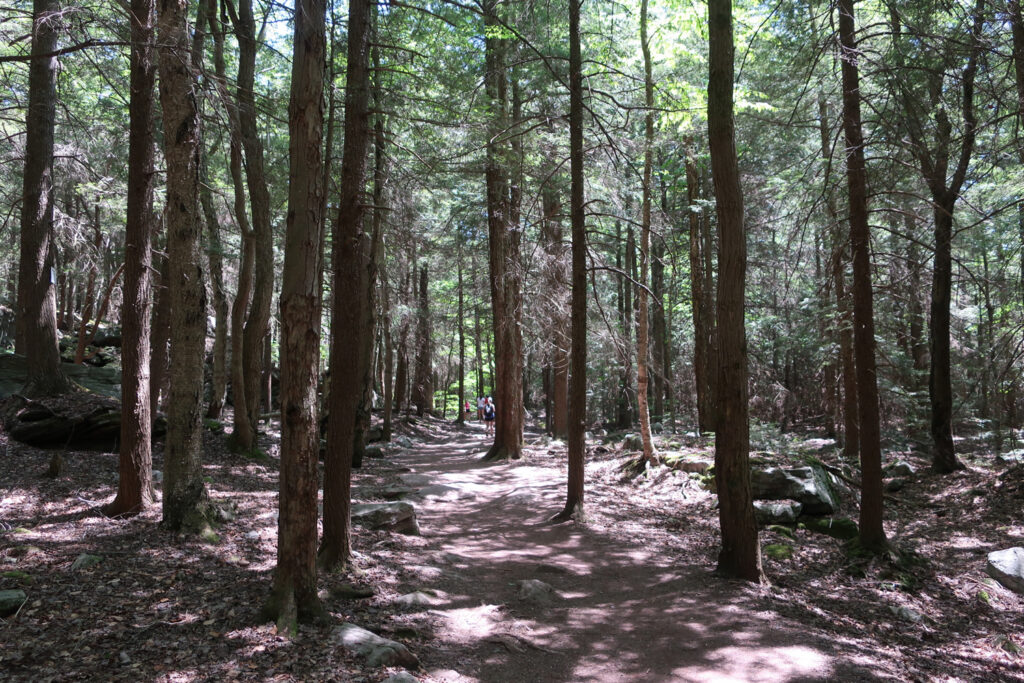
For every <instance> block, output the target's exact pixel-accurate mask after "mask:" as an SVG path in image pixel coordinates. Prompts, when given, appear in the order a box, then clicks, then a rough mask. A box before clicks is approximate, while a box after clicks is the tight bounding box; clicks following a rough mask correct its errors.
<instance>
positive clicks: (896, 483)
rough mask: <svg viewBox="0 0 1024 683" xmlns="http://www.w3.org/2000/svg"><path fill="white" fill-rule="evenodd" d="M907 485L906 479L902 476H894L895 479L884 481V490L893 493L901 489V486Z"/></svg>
mask: <svg viewBox="0 0 1024 683" xmlns="http://www.w3.org/2000/svg"><path fill="white" fill-rule="evenodd" d="M906 485H907V480H906V479H903V478H902V477H896V478H895V479H889V480H888V481H886V482H885V490H886V491H887V492H889V493H895V492H897V491H902V490H903V487H904V486H906Z"/></svg>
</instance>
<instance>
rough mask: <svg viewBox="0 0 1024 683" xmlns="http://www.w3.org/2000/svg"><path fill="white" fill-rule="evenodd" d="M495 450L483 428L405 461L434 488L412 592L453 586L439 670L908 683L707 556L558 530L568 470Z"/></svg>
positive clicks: (438, 615) (439, 615) (421, 503)
mask: <svg viewBox="0 0 1024 683" xmlns="http://www.w3.org/2000/svg"><path fill="white" fill-rule="evenodd" d="M487 445H488V442H487V441H486V440H485V439H484V437H483V435H482V434H476V433H473V432H472V431H470V433H468V434H467V433H464V434H462V435H460V436H458V437H457V439H456V440H454V441H448V442H438V443H433V444H426V445H421V446H417V447H416V448H415V449H410V450H409V451H406V452H404V453H403V454H401V455H399V456H397V457H395V458H394V461H395V462H396V463H397V464H400V465H404V466H407V467H409V468H410V469H411V471H412V473H413V474H414V475H418V476H419V478H418V479H417V480H416V481H417V482H418V484H421V483H422V481H426V480H429V481H430V484H429V485H427V486H426V487H423V486H422V485H417V488H419V489H420V491H419V495H418V498H419V500H416V502H417V515H418V518H419V523H420V527H421V529H422V532H423V537H424V538H423V540H422V541H420V542H419V543H418V544H417V547H415V548H411V547H410V548H407V549H406V550H405V551H404V552H405V553H406V555H407V556H406V557H404V558H402V559H403V561H404V563H405V566H406V574H407V576H406V579H407V580H406V583H407V587H409V588H410V590H416V589H419V590H428V589H433V590H436V591H439V592H438V593H437V595H438V596H439V599H438V600H437V601H436V602H437V603H438V604H435V605H433V606H431V607H421V608H419V609H422V610H427V611H428V612H429V615H430V616H431V617H432V618H433V619H434V629H435V635H436V637H437V639H438V641H439V642H438V643H437V646H438V648H437V650H438V652H437V653H436V654H434V655H431V654H426V653H425V662H426V664H427V665H428V668H430V667H434V668H435V669H438V668H442V669H443V668H452V669H456V670H458V671H459V672H460V674H462V675H463V678H462V679H461V680H467V678H466V677H472V678H475V679H477V680H480V681H622V680H643V681H669V680H671V681H712V680H714V681H723V680H725V681H728V680H733V681H772V682H773V683H774V682H778V681H817V680H843V681H858V680H861V681H866V680H886V679H888V680H892V679H894V677H893V676H891V675H888V674H887V672H885V671H884V667H878V666H877V662H878V653H877V652H876V651H875V650H874V649H873V648H868V647H867V646H866V645H865V642H866V641H863V640H858V641H854V640H852V639H843V642H838V641H837V642H833V641H832V640H831V639H829V638H828V637H827V636H826V635H824V634H818V633H811V632H809V631H808V629H806V628H805V627H804V626H802V625H801V624H799V623H796V622H792V621H790V620H787V619H784V618H781V617H779V616H778V615H775V614H773V613H771V612H770V611H765V610H764V608H763V606H761V605H759V603H763V600H761V599H760V598H761V597H763V594H764V591H767V590H769V589H766V588H760V587H752V586H748V585H746V584H742V583H737V582H730V581H724V580H721V579H717V578H715V577H713V576H712V575H711V574H710V573H709V571H708V568H707V567H706V566H704V565H703V564H702V562H703V561H704V559H705V558H704V557H703V556H702V557H695V558H687V557H682V556H680V554H679V553H678V552H665V551H664V549H663V548H660V547H658V546H657V545H655V544H653V543H650V542H649V541H648V539H644V538H633V537H629V536H628V535H623V534H616V533H615V529H605V530H599V529H596V528H593V527H591V526H588V525H586V524H574V523H569V524H561V525H550V524H548V523H547V522H546V520H547V518H548V517H550V516H551V515H552V514H553V513H554V512H557V511H558V510H559V509H560V508H561V506H562V503H563V501H564V495H565V494H564V490H565V479H564V474H561V473H560V472H559V470H558V469H557V468H555V467H551V466H550V464H547V465H545V464H543V463H537V462H531V461H529V460H523V461H518V462H512V463H499V464H490V463H488V464H484V463H482V462H481V461H480V456H481V455H482V454H483V453H484V452H485V451H486V447H487ZM424 477H426V479H425V478H424ZM618 495H622V496H626V495H630V491H629V489H628V487H623V488H621V489H619V490H618ZM613 502H614V501H607V500H601V499H600V498H588V503H587V504H588V506H595V505H602V504H609V503H613ZM527 579H535V580H540V581H544V582H545V583H547V584H549V585H551V586H552V587H553V588H554V589H555V590H556V591H557V595H556V596H555V597H554V598H553V599H552V600H551V601H550V602H548V603H546V604H544V603H543V602H542V603H541V604H538V603H537V602H534V601H530V600H524V599H521V598H520V597H519V585H518V583H517V582H519V581H522V580H527ZM440 678H442V679H443V676H441V677H440Z"/></svg>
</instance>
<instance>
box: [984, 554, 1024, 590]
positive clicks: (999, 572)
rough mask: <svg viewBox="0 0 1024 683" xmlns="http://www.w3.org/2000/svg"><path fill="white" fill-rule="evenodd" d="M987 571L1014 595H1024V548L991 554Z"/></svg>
mask: <svg viewBox="0 0 1024 683" xmlns="http://www.w3.org/2000/svg"><path fill="white" fill-rule="evenodd" d="M985 571H986V572H988V575H989V576H991V577H992V578H993V579H995V580H996V581H998V582H999V583H1001V584H1003V585H1004V586H1005V587H1007V588H1009V589H1010V590H1012V591H1013V592H1014V593H1022V594H1024V548H1007V549H1006V550H997V551H995V552H991V553H989V554H988V565H987V566H986V567H985Z"/></svg>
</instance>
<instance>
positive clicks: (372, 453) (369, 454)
mask: <svg viewBox="0 0 1024 683" xmlns="http://www.w3.org/2000/svg"><path fill="white" fill-rule="evenodd" d="M363 457H364V458H373V459H375V460H379V459H380V458H383V457H384V449H383V448H381V447H380V446H367V447H366V448H365V449H364V450H363Z"/></svg>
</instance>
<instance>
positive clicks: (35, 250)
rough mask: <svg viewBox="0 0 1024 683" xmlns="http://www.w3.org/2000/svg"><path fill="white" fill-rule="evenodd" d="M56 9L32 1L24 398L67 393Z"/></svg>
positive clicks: (21, 328)
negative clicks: (58, 207) (60, 286)
mask: <svg viewBox="0 0 1024 683" xmlns="http://www.w3.org/2000/svg"><path fill="white" fill-rule="evenodd" d="M61 11H62V10H61V8H60V6H59V5H58V3H57V2H55V1H54V0H33V3H32V48H31V50H32V54H33V55H35V56H34V57H33V58H32V61H31V62H29V74H28V117H27V121H26V124H25V128H26V131H25V173H24V176H23V178H22V181H23V182H22V205H21V240H20V245H19V249H20V251H19V263H18V319H17V326H16V341H15V346H16V350H17V351H18V352H19V353H23V354H25V362H26V366H27V375H26V378H25V386H24V388H23V389H22V393H23V394H24V395H26V396H28V397H39V396H48V395H53V394H60V393H64V392H66V391H70V390H71V388H72V386H73V385H72V384H71V382H70V381H69V380H68V379H67V377H66V376H65V375H64V372H63V371H62V370H61V368H60V349H59V347H58V344H57V301H56V296H57V295H56V292H55V291H54V285H56V283H57V277H56V273H57V271H56V268H55V267H54V254H55V251H56V248H55V245H54V232H53V131H54V125H55V119H56V105H57V92H56V84H57V58H56V57H54V56H52V53H53V52H55V51H56V49H57V31H58V29H59V27H60V18H59V17H60V14H61Z"/></svg>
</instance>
